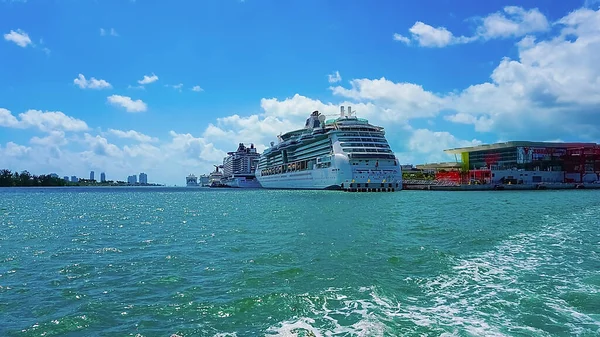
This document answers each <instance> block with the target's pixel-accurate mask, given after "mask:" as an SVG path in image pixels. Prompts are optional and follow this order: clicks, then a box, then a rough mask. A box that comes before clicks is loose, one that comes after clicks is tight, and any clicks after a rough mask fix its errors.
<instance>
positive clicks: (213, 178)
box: [208, 165, 223, 187]
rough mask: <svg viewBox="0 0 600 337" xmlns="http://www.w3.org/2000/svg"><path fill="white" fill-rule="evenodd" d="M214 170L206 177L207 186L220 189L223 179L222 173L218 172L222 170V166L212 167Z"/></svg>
mask: <svg viewBox="0 0 600 337" xmlns="http://www.w3.org/2000/svg"><path fill="white" fill-rule="evenodd" d="M214 166H215V170H214V171H212V172H211V173H210V174H209V175H208V184H209V186H210V187H221V186H222V184H221V179H222V178H223V172H221V171H219V169H220V168H223V166H222V165H214Z"/></svg>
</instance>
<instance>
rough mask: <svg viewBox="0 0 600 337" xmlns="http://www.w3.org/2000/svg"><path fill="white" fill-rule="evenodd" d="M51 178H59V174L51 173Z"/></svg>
mask: <svg viewBox="0 0 600 337" xmlns="http://www.w3.org/2000/svg"><path fill="white" fill-rule="evenodd" d="M49 176H50V177H52V178H58V174H56V173H50V174H49Z"/></svg>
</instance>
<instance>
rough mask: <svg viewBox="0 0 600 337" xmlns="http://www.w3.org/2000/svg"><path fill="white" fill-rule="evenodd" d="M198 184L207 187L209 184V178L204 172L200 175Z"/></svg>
mask: <svg viewBox="0 0 600 337" xmlns="http://www.w3.org/2000/svg"><path fill="white" fill-rule="evenodd" d="M199 184H200V186H202V187H208V186H210V180H209V177H208V175H206V174H203V175H201V176H200V182H199Z"/></svg>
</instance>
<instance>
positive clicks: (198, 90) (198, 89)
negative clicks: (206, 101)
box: [191, 85, 204, 92]
mask: <svg viewBox="0 0 600 337" xmlns="http://www.w3.org/2000/svg"><path fill="white" fill-rule="evenodd" d="M191 90H192V91H195V92H201V91H204V89H202V88H200V86H199V85H195V86H193V87H192V89H191Z"/></svg>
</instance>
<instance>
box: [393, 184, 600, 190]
mask: <svg viewBox="0 0 600 337" xmlns="http://www.w3.org/2000/svg"><path fill="white" fill-rule="evenodd" d="M402 189H403V190H409V191H411V190H412V191H533V190H590V189H600V184H598V183H539V184H472V185H468V184H462V185H449V184H436V183H407V184H403V185H402Z"/></svg>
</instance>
